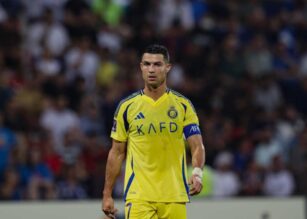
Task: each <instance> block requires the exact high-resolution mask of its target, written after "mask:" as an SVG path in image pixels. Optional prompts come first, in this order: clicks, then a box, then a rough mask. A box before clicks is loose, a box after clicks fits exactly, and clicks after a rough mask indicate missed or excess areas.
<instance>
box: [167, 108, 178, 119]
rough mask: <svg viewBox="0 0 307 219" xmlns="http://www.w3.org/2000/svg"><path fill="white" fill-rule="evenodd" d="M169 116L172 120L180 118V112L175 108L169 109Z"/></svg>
mask: <svg viewBox="0 0 307 219" xmlns="http://www.w3.org/2000/svg"><path fill="white" fill-rule="evenodd" d="M167 115H168V116H169V117H170V118H171V119H175V118H176V117H177V116H178V111H177V110H176V109H175V107H174V106H171V107H170V108H169V110H168V111H167Z"/></svg>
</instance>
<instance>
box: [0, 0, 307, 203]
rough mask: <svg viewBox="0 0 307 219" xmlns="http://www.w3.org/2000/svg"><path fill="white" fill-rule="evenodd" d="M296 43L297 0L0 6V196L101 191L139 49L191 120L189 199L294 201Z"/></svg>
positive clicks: (304, 166)
mask: <svg viewBox="0 0 307 219" xmlns="http://www.w3.org/2000/svg"><path fill="white" fill-rule="evenodd" d="M306 39H307V3H306V1H304V0H244V1H243V0H228V1H223V0H160V1H157V0H148V1H142V0H0V200H6V201H7V200H12V201H17V200H89V199H100V198H101V193H102V188H103V185H104V173H105V165H106V159H107V154H108V150H109V148H110V145H111V144H110V138H109V134H110V130H111V126H112V120H113V113H114V111H115V108H116V106H117V104H118V102H119V101H120V100H121V99H122V98H124V97H125V96H127V95H128V94H130V93H131V92H134V91H136V90H138V89H141V88H142V86H143V82H142V79H141V77H140V70H139V62H140V51H142V49H144V47H146V46H147V45H148V44H152V43H161V44H164V45H165V46H166V47H167V48H168V49H169V51H170V54H171V62H172V63H173V68H172V71H171V72H170V74H169V78H168V82H169V87H170V88H172V89H174V90H177V91H179V92H181V93H182V94H184V95H185V96H187V97H188V98H189V99H190V100H191V101H192V102H193V103H194V105H195V108H196V110H197V112H198V115H199V118H200V123H201V129H202V132H203V136H204V141H205V146H206V152H207V162H206V163H207V165H206V168H205V177H204V184H205V186H204V188H205V189H204V191H203V192H202V194H201V195H200V196H199V197H198V198H200V199H206V198H207V197H210V198H226V197H255V196H258V197H292V196H298V195H299V196H306V195H307V174H306V173H307V127H306V122H307V44H306ZM122 195H123V174H122V176H121V177H120V178H119V180H118V181H117V184H116V187H115V189H114V196H115V197H116V198H121V197H122Z"/></svg>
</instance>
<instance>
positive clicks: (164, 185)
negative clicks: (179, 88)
mask: <svg viewBox="0 0 307 219" xmlns="http://www.w3.org/2000/svg"><path fill="white" fill-rule="evenodd" d="M140 68H141V71H142V76H143V79H144V82H145V83H144V84H145V86H144V89H142V90H140V91H138V92H136V93H134V94H132V95H131V96H129V97H127V98H126V99H123V100H122V101H121V102H120V103H119V105H118V107H117V110H116V112H115V115H114V123H113V127H112V132H111V138H112V139H113V142H112V148H111V150H110V152H109V156H108V161H107V167H106V176H105V186H104V190H103V200H102V210H103V212H104V213H105V214H106V216H107V218H115V213H116V211H117V209H116V208H115V207H114V200H113V198H112V190H113V186H114V183H115V181H116V178H117V176H118V175H119V173H120V169H121V166H122V162H123V161H124V159H126V171H125V188H124V198H125V202H126V204H125V218H126V219H160V218H168V219H186V217H187V213H186V203H187V202H189V198H190V195H196V194H198V193H200V191H201V189H202V168H203V166H204V162H205V150H204V145H203V141H202V136H201V132H200V129H199V122H198V118H197V115H196V112H195V109H194V108H193V106H192V104H191V102H190V101H189V100H188V99H187V98H186V97H184V96H182V95H181V94H179V93H177V92H175V91H173V90H171V89H169V88H168V87H167V84H166V78H167V74H168V72H169V71H170V69H171V64H170V58H169V53H168V51H167V49H166V48H165V47H164V46H162V45H150V46H148V47H147V48H146V49H145V51H144V53H143V54H142V60H141V63H140ZM185 140H186V141H187V143H188V145H189V146H190V149H191V155H192V165H193V172H192V176H191V178H190V179H189V182H188V181H187V170H186V155H185Z"/></svg>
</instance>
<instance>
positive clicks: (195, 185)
mask: <svg viewBox="0 0 307 219" xmlns="http://www.w3.org/2000/svg"><path fill="white" fill-rule="evenodd" d="M189 185H190V192H189V194H190V195H197V194H199V193H200V192H201V190H202V188H203V184H202V180H201V178H200V177H199V176H198V175H192V176H191V178H190V180H189Z"/></svg>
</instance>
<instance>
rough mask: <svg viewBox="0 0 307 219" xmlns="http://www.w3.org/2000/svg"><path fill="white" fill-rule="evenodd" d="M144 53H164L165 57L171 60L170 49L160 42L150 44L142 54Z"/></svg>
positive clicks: (168, 60) (166, 59) (167, 60)
mask: <svg viewBox="0 0 307 219" xmlns="http://www.w3.org/2000/svg"><path fill="white" fill-rule="evenodd" d="M144 53H150V54H162V55H163V58H164V60H165V61H166V62H170V57H169V53H168V50H167V48H166V47H165V46H163V45H160V44H152V45H149V46H147V47H146V48H145V50H144V52H143V54H142V55H144Z"/></svg>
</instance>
